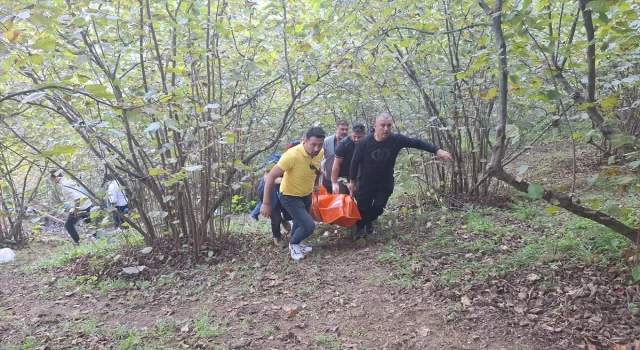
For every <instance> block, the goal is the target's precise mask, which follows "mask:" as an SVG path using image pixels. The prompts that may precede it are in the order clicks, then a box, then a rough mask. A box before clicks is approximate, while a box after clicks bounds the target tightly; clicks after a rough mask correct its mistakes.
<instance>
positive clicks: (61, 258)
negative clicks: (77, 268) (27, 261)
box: [25, 234, 144, 273]
mask: <svg viewBox="0 0 640 350" xmlns="http://www.w3.org/2000/svg"><path fill="white" fill-rule="evenodd" d="M143 242H144V241H143V238H142V236H141V235H139V234H130V235H129V236H128V237H126V239H122V238H121V239H118V238H117V237H112V238H110V239H97V240H91V241H89V242H88V243H84V244H81V245H79V246H74V245H70V244H69V245H66V244H65V245H64V246H62V247H61V248H60V249H58V250H57V251H56V252H55V253H54V254H53V255H51V256H49V257H46V258H42V259H39V260H36V261H35V262H34V263H33V264H31V265H29V266H27V267H26V268H25V272H27V273H31V272H33V271H35V270H36V269H38V268H51V267H60V266H64V265H67V264H69V263H71V262H72V261H74V260H75V259H77V258H79V257H81V256H83V255H93V256H95V257H96V258H104V257H107V256H110V255H113V254H115V253H116V252H117V251H118V250H119V249H120V248H121V247H122V246H124V245H125V244H127V245H131V246H141V245H142V244H143Z"/></svg>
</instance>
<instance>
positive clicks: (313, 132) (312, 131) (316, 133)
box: [305, 126, 327, 140]
mask: <svg viewBox="0 0 640 350" xmlns="http://www.w3.org/2000/svg"><path fill="white" fill-rule="evenodd" d="M312 137H317V138H319V139H323V138H325V137H327V133H326V132H324V130H323V129H322V127H320V126H314V127H311V128H309V130H307V133H306V134H305V138H306V139H307V140H309V139H310V138H312Z"/></svg>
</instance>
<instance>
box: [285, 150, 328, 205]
mask: <svg viewBox="0 0 640 350" xmlns="http://www.w3.org/2000/svg"><path fill="white" fill-rule="evenodd" d="M323 156H324V150H322V151H320V153H319V154H318V155H317V156H315V157H314V158H311V156H310V155H309V154H308V153H307V151H305V150H304V145H303V144H299V145H297V146H295V147H292V148H290V149H289V150H288V151H286V152H284V154H282V157H281V158H280V161H278V167H280V169H282V170H284V177H283V178H282V183H281V184H280V193H282V194H285V195H287V196H296V197H304V196H307V195H309V194H311V192H313V185H314V183H315V180H316V171H315V170H314V169H313V168H312V167H311V165H313V166H315V168H316V169H318V171H320V162H321V161H322V157H323Z"/></svg>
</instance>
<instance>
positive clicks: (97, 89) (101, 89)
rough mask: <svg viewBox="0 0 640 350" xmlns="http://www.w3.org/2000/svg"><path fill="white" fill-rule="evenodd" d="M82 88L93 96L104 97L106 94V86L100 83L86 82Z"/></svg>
mask: <svg viewBox="0 0 640 350" xmlns="http://www.w3.org/2000/svg"><path fill="white" fill-rule="evenodd" d="M84 89H85V90H86V91H87V92H88V93H90V94H92V95H94V96H95V97H105V95H107V87H106V86H104V85H101V84H87V85H85V86H84Z"/></svg>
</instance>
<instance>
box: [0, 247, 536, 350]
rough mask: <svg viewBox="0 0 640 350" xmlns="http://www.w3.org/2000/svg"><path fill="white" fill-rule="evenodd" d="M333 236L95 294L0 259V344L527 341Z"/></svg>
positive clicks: (503, 345)
mask: <svg viewBox="0 0 640 350" xmlns="http://www.w3.org/2000/svg"><path fill="white" fill-rule="evenodd" d="M332 241H333V242H324V243H320V244H319V245H316V249H315V251H314V252H313V253H311V254H309V255H308V258H307V259H305V260H304V261H301V262H297V263H296V262H293V261H291V260H289V259H288V257H287V255H286V251H285V250H282V251H276V250H274V249H275V248H271V247H270V246H269V245H268V244H267V243H266V240H265V241H264V242H261V243H265V244H263V245H259V246H262V247H264V248H262V250H260V249H258V250H256V251H254V252H253V253H251V254H249V255H248V256H247V257H246V258H244V259H238V260H237V261H235V262H231V263H228V264H225V265H224V266H217V267H207V268H202V269H199V270H196V271H182V272H175V273H173V274H172V275H168V276H161V277H159V278H156V279H154V280H153V281H152V282H151V283H150V285H149V286H147V287H144V286H143V287H144V288H140V286H138V287H131V286H129V288H123V289H116V290H108V288H107V290H106V291H105V290H102V291H99V290H96V289H94V290H90V291H86V290H83V289H82V288H79V287H78V286H77V285H73V284H71V285H65V284H64V283H60V282H61V281H62V280H61V278H62V276H55V275H53V276H51V275H47V274H41V273H39V274H34V273H31V274H28V273H26V272H24V271H23V269H22V268H21V267H20V265H19V264H13V265H10V266H4V267H2V268H1V269H0V281H3V283H2V284H3V288H2V291H1V293H2V294H1V298H0V300H1V303H0V332H1V333H2V334H3V336H2V342H1V343H0V344H1V345H2V346H8V344H24V343H25V341H26V342H29V341H30V340H29V338H27V337H34V343H36V344H40V345H42V346H46V348H47V349H62V348H69V347H73V346H78V347H80V346H82V347H85V348H90V349H99V348H119V349H124V348H132V349H134V348H145V346H146V348H158V347H159V346H160V345H162V346H165V347H167V348H169V347H175V348H184V347H194V348H246V349H310V348H319V349H534V348H536V347H535V346H532V344H536V341H535V339H526V338H523V336H522V335H521V334H518V330H517V329H511V328H508V327H504V326H502V325H500V324H496V325H492V324H491V323H490V322H489V323H487V320H484V319H482V317H480V318H477V322H472V323H469V322H455V320H454V321H453V322H450V321H451V319H450V316H451V314H450V312H451V310H453V309H455V305H454V303H452V302H450V301H439V300H436V299H434V298H433V297H432V296H431V294H430V292H429V290H428V286H424V285H423V286H412V287H406V286H402V285H401V284H394V283H393V282H392V281H394V280H395V278H396V277H397V276H396V275H397V271H395V270H394V269H393V268H391V267H390V266H389V265H388V264H385V263H384V262H381V261H379V260H380V259H377V257H379V256H380V254H384V251H385V244H384V243H383V242H381V241H378V242H376V241H369V242H367V244H366V245H358V244H354V243H351V242H350V241H347V240H343V239H341V238H338V239H334V240H332ZM26 263H27V262H26V261H25V260H23V261H21V264H23V266H24V264H26ZM6 281H11V283H8V284H7V283H6ZM390 281H391V282H390ZM448 318H449V320H448ZM159 323H162V324H169V325H170V327H168V328H169V331H166V330H165V332H164V334H162V335H161V336H160V335H158V333H157V332H156V333H153V334H151V333H149V330H150V329H156V328H158V324H159ZM203 325H204V326H203ZM123 329H132V330H134V333H136V332H137V333H140V334H142V335H141V336H139V338H140V339H141V340H143V339H146V338H149V339H151V340H153V342H154V343H152V344H157V345H149V344H147V345H143V344H145V341H140V342H139V343H136V342H135V341H132V342H131V343H132V344H133V345H131V344H129V345H128V344H126V340H127V339H129V338H130V337H132V336H133V335H131V336H128V337H129V338H127V337H123V335H122V330H123ZM159 337H161V338H162V340H158V338H159ZM152 338H156V339H152Z"/></svg>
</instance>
